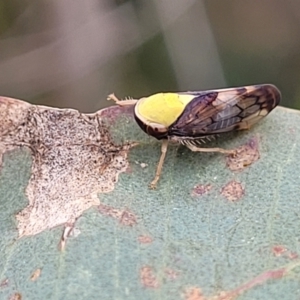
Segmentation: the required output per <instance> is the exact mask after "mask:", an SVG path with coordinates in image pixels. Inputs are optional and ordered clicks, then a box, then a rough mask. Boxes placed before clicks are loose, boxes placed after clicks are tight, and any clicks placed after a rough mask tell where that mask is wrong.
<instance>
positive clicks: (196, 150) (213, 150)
mask: <svg viewBox="0 0 300 300" xmlns="http://www.w3.org/2000/svg"><path fill="white" fill-rule="evenodd" d="M185 146H186V147H188V148H189V149H190V150H192V151H193V152H220V153H223V154H232V155H235V154H236V150H227V149H222V148H198V147H197V146H195V145H191V144H186V145H185Z"/></svg>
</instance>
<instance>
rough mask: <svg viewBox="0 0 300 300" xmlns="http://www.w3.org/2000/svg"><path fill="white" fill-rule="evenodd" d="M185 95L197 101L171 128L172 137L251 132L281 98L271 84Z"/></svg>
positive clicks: (187, 108)
mask: <svg viewBox="0 0 300 300" xmlns="http://www.w3.org/2000/svg"><path fill="white" fill-rule="evenodd" d="M185 94H192V95H195V98H194V99H193V100H192V101H191V102H190V103H189V104H188V105H187V106H186V108H185V110H184V111H183V113H182V114H181V115H180V117H179V118H178V119H177V120H176V121H175V122H174V123H173V124H172V125H171V126H170V127H169V132H168V135H169V136H170V137H172V136H173V137H177V138H180V137H188V138H197V137H200V138H201V137H203V136H207V135H212V134H218V133H222V132H228V131H232V130H241V129H248V128H250V127H251V126H252V125H253V124H255V123H256V122H258V121H259V120H260V119H262V118H263V117H265V116H266V115H267V114H268V113H269V112H270V111H271V110H272V109H273V108H275V107H276V106H277V105H278V103H279V101H280V97H281V95H280V92H279V90H278V89H277V88H276V87H275V86H274V85H270V84H264V85H254V86H248V87H241V88H230V89H222V90H212V91H205V92H188V93H185Z"/></svg>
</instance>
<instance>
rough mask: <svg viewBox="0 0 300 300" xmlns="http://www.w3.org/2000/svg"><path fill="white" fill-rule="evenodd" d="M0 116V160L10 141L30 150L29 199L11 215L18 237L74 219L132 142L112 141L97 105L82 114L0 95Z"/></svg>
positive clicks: (108, 181) (108, 187)
mask: <svg viewBox="0 0 300 300" xmlns="http://www.w3.org/2000/svg"><path fill="white" fill-rule="evenodd" d="M0 118H1V127H0V163H1V161H2V160H1V158H2V155H3V153H4V152H5V151H7V150H11V149H13V148H15V147H27V148H29V149H30V150H31V153H32V168H31V178H30V181H29V184H28V186H27V188H26V195H27V197H28V200H29V204H28V206H27V207H25V208H24V209H23V210H22V211H21V212H19V213H18V214H17V215H16V218H17V221H18V231H19V236H20V237H21V236H24V235H33V234H37V233H39V232H41V231H43V230H45V229H47V228H52V227H55V226H57V225H60V224H65V223H74V222H75V220H76V219H77V218H78V217H79V216H80V215H81V214H82V213H83V212H84V211H85V210H86V209H88V208H90V207H91V206H93V205H99V204H100V202H99V199H98V197H97V194H98V193H108V192H110V191H112V190H113V189H114V186H115V183H116V182H117V180H118V176H119V174H120V173H121V172H125V170H126V168H127V167H128V161H127V153H128V150H129V148H130V147H131V146H132V145H129V144H125V145H116V144H115V143H114V142H113V140H112V138H111V135H110V133H109V130H108V128H107V125H105V124H104V122H103V118H102V112H101V111H98V112H96V113H94V114H81V113H80V112H78V111H76V110H73V109H56V108H50V107H45V106H35V105H30V104H28V103H26V102H23V101H20V100H16V99H11V98H4V97H0Z"/></svg>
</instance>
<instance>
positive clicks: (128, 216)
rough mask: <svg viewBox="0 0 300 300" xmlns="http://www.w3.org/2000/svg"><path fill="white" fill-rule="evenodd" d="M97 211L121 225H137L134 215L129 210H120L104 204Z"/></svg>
mask: <svg viewBox="0 0 300 300" xmlns="http://www.w3.org/2000/svg"><path fill="white" fill-rule="evenodd" d="M98 210H99V212H100V213H101V214H103V215H106V216H109V217H112V218H114V219H117V220H119V222H120V223H121V224H122V225H125V226H133V225H135V224H136V223H137V220H136V216H135V214H134V213H132V212H131V211H129V210H126V209H125V210H121V209H117V208H114V207H111V206H109V205H105V204H100V205H99V206H98Z"/></svg>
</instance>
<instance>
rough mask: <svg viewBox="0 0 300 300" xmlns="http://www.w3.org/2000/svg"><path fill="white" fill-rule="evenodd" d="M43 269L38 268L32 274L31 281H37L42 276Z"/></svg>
mask: <svg viewBox="0 0 300 300" xmlns="http://www.w3.org/2000/svg"><path fill="white" fill-rule="evenodd" d="M41 273H42V270H41V269H36V270H35V271H34V272H33V273H32V274H31V276H30V280H31V281H36V280H37V279H38V278H39V277H40V276H41Z"/></svg>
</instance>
